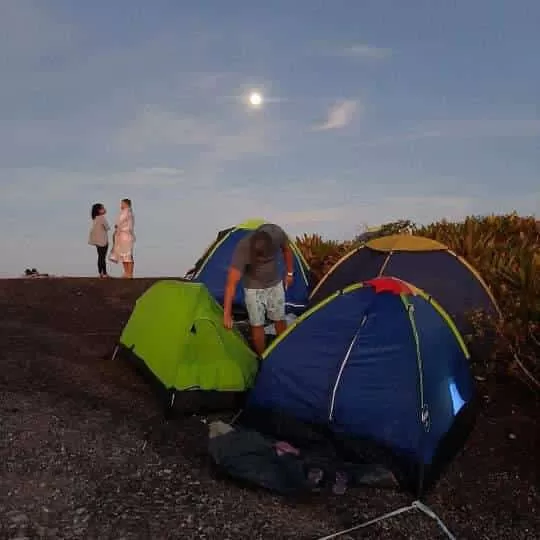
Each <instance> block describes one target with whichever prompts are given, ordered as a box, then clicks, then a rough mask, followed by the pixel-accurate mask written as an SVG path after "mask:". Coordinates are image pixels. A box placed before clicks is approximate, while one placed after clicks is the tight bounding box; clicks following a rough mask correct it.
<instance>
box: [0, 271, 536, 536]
mask: <svg viewBox="0 0 540 540" xmlns="http://www.w3.org/2000/svg"><path fill="white" fill-rule="evenodd" d="M151 283H152V281H151V280H133V281H124V280H118V279H111V280H107V281H99V280H93V279H34V280H32V279H28V280H4V281H0V313H1V316H0V538H1V539H4V538H5V539H8V538H9V539H15V538H18V539H22V538H30V539H33V538H51V539H52V538H54V539H71V538H84V539H111V540H112V539H115V540H117V539H135V538H137V539H139V538H140V539H166V538H171V539H173V538H201V539H202V538H207V539H227V538H230V539H233V538H234V539H243V538H245V539H248V538H249V539H253V540H254V539H259V538H260V539H267V538H268V539H273V540H277V539H288V538H290V539H292V538H295V539H306V540H307V539H317V538H320V537H323V536H325V535H328V534H331V533H333V532H335V531H337V530H341V529H344V528H347V527H350V526H352V525H355V524H358V523H361V522H362V521H365V520H368V519H371V518H373V517H375V516H377V515H380V514H382V513H385V512H389V511H391V510H395V509H397V508H399V507H401V506H403V505H407V504H409V502H410V500H409V499H408V498H407V497H406V496H405V495H403V494H399V493H395V492H392V491H378V490H373V489H366V490H354V491H349V492H347V493H346V494H345V495H343V496H330V497H321V496H315V497H314V498H313V500H310V501H302V502H298V501H287V500H284V499H282V498H280V497H276V496H273V495H271V494H269V493H267V492H264V491H262V490H258V489H248V488H246V487H239V486H237V485H235V484H233V483H232V482H230V481H227V480H224V479H222V478H216V477H215V475H214V474H213V473H212V472H211V469H210V467H209V462H208V458H207V455H206V446H207V426H206V425H205V424H204V423H203V422H202V421H201V418H199V417H196V416H191V417H187V418H176V419H174V420H171V421H169V422H165V421H164V420H163V419H162V414H161V411H160V409H159V408H158V406H157V403H156V400H155V399H154V396H153V395H152V393H151V392H150V390H149V388H148V386H147V384H146V383H145V382H144V381H143V380H141V378H140V377H139V376H138V375H137V374H136V373H135V372H134V371H133V370H132V369H130V366H128V365H126V364H124V363H122V362H116V361H115V362H113V361H111V360H110V353H111V351H112V348H113V346H114V344H115V340H116V338H117V337H118V336H119V333H120V331H121V329H122V327H123V325H124V324H125V322H126V321H127V318H128V316H129V314H130V312H131V309H132V307H133V305H134V302H135V300H136V298H137V297H138V296H139V295H140V294H141V293H142V292H143V291H144V290H145V289H146V288H147V287H148V286H149V285H150V284H151ZM481 390H482V394H483V395H484V396H485V397H484V407H483V411H482V413H481V415H480V417H479V419H478V423H477V426H476V429H475V431H474V433H473V435H472V437H471V439H470V440H469V442H468V444H467V446H466V448H465V449H464V450H463V452H462V453H461V454H460V455H459V457H458V458H457V459H456V460H455V461H454V462H453V463H452V465H451V467H450V469H449V471H448V472H447V474H446V475H445V476H444V478H443V479H442V480H441V482H440V483H439V485H438V486H437V488H436V489H435V491H434V492H433V493H432V494H431V495H430V496H429V497H428V499H427V500H426V503H427V504H429V505H430V506H431V508H432V509H433V510H434V511H435V512H437V514H438V515H439V516H440V517H441V519H442V520H443V521H444V522H445V523H446V525H447V526H448V528H449V529H450V530H451V531H452V532H453V533H454V534H455V535H456V537H457V538H460V539H461V538H466V539H469V538H470V539H474V540H487V539H490V540H491V539H516V540H517V539H534V538H540V497H539V491H540V489H539V487H540V486H539V471H538V467H539V461H540V458H539V455H540V450H539V448H540V446H539V442H540V437H539V428H538V413H539V410H540V407H539V400H538V398H535V397H533V396H532V395H531V394H530V393H529V391H528V390H527V389H526V388H524V387H522V386H519V384H517V383H516V384H514V383H512V384H511V383H509V382H506V383H505V384H504V385H502V384H501V383H498V384H495V383H493V384H491V386H490V387H489V388H487V387H484V388H481ZM223 418H224V419H225V420H228V419H229V418H230V416H227V415H223ZM341 538H342V539H358V538H379V539H408V538H419V539H436V538H444V536H443V535H442V534H441V532H440V530H439V529H438V528H437V526H436V524H435V523H434V522H433V521H431V520H430V519H429V518H428V517H426V516H422V515H421V514H418V513H411V514H405V515H403V516H399V517H396V518H393V519H391V520H389V521H386V522H384V523H383V524H380V525H375V526H373V527H372V528H368V529H363V530H362V531H357V532H355V533H351V534H350V535H344V536H342V537H341Z"/></svg>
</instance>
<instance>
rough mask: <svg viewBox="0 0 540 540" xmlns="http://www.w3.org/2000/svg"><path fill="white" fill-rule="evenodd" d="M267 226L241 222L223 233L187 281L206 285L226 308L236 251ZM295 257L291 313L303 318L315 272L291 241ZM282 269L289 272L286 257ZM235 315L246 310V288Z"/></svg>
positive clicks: (239, 295) (289, 301) (237, 300)
mask: <svg viewBox="0 0 540 540" xmlns="http://www.w3.org/2000/svg"><path fill="white" fill-rule="evenodd" d="M263 223H265V222H264V221H261V220H251V221H247V222H245V223H241V224H240V225H237V226H236V227H230V228H228V229H224V230H223V231H220V233H219V234H218V235H217V238H216V239H215V240H214V242H213V243H212V244H211V245H210V246H209V247H208V249H207V250H206V252H205V253H204V255H203V256H202V257H201V258H200V259H199V260H198V261H197V263H196V264H195V267H194V268H193V269H192V270H190V272H188V274H187V275H186V277H187V278H189V279H192V280H194V281H197V282H199V283H204V285H206V287H207V289H208V290H209V291H210V294H211V295H212V296H213V297H214V298H215V299H216V300H217V301H218V302H219V304H221V305H223V300H224V295H225V282H226V280H227V271H228V269H229V266H230V264H231V259H232V255H233V251H234V248H235V247H236V245H237V244H238V242H239V241H240V240H241V239H242V238H244V237H245V236H246V235H248V234H251V233H252V232H253V231H254V230H255V229H257V227H259V226H260V225H262V224H263ZM290 245H291V249H292V252H293V256H294V274H295V279H294V281H293V284H292V286H291V287H290V288H289V289H288V290H287V294H286V301H287V312H288V313H294V314H295V315H299V314H300V313H302V312H303V311H305V307H306V305H307V302H308V297H309V291H310V283H311V273H310V269H309V266H308V264H307V263H306V261H305V260H304V258H303V256H302V254H301V252H300V250H299V249H298V248H297V247H296V245H295V244H294V243H293V242H290ZM279 264H280V267H281V270H282V271H283V273H285V262H284V261H283V257H280V261H279ZM233 307H234V310H235V312H237V313H238V312H243V311H244V309H245V308H244V291H243V288H242V287H238V288H237V290H236V296H235V298H234V300H233Z"/></svg>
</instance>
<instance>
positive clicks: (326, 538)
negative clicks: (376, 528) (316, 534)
mask: <svg viewBox="0 0 540 540" xmlns="http://www.w3.org/2000/svg"><path fill="white" fill-rule="evenodd" d="M411 510H418V511H420V512H422V513H424V514H426V515H427V516H429V517H430V518H431V519H433V520H435V521H436V522H437V524H438V525H439V527H440V528H441V530H442V531H443V532H444V533H445V534H446V536H447V537H448V538H449V539H450V540H457V539H456V537H455V536H454V535H453V534H452V533H451V532H450V531H449V530H448V528H447V527H446V525H445V524H444V523H443V521H442V520H441V519H440V518H439V516H437V514H436V513H435V512H433V510H431V508H429V506H426V505H425V504H423V503H422V502H420V501H414V502H413V503H412V504H411V505H410V506H404V507H403V508H398V509H397V510H394V511H393V512H388V513H387V514H384V515H382V516H379V517H377V518H374V519H370V520H369V521H366V522H365V523H361V524H360V525H356V526H354V527H351V528H349V529H344V530H342V531H338V532H335V533H332V534H329V535H328V536H321V537H320V538H318V539H317V540H330V539H331V538H337V537H338V536H342V535H343V534H348V533H351V532H354V531H358V530H360V529H364V528H365V527H369V526H371V525H375V523H380V522H381V521H386V520H387V519H390V518H393V517H395V516H399V515H400V514H404V513H405V512H410V511H411Z"/></svg>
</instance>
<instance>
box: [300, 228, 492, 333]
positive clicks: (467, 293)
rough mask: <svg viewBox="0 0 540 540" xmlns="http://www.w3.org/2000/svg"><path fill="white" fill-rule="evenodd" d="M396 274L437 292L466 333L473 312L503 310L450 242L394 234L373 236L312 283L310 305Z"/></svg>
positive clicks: (454, 319) (424, 288) (447, 310)
mask: <svg viewBox="0 0 540 540" xmlns="http://www.w3.org/2000/svg"><path fill="white" fill-rule="evenodd" d="M381 276H394V277H397V278H400V279H403V280H405V281H407V282H409V283H414V284H415V285H416V286H418V287H421V288H422V290H424V291H425V292H426V293H428V294H430V295H431V296H433V297H435V298H436V299H437V301H438V302H439V303H440V304H441V305H442V307H443V308H444V310H445V311H446V312H447V313H448V314H449V315H450V317H452V320H453V321H454V322H455V324H456V326H457V327H458V329H459V330H460V332H462V333H463V334H468V333H469V332H471V330H472V327H471V324H470V321H469V315H470V313H471V312H474V311H477V310H482V311H485V312H486V313H488V314H490V315H492V316H495V317H498V316H500V310H499V307H498V306H497V302H496V301H495V298H494V297H493V294H492V293H491V291H490V290H489V287H488V286H487V284H486V283H485V282H484V280H483V279H482V277H481V276H480V274H479V273H478V272H477V271H476V270H475V269H474V268H473V267H472V266H471V265H470V264H469V263H468V262H467V261H466V260H465V259H463V258H462V257H460V256H458V255H457V254H455V253H454V252H453V251H451V250H450V249H449V248H448V246H445V245H444V244H441V243H440V242H437V241H435V240H432V239H430V238H425V237H422V236H413V235H409V234H395V235H390V236H383V237H380V238H375V239H373V240H369V241H368V242H366V243H364V244H362V245H360V246H359V247H358V248H356V249H354V250H352V251H350V252H349V253H347V254H346V255H345V256H344V257H342V258H341V259H340V260H339V261H338V262H336V264H335V265H334V266H333V267H332V268H331V269H330V270H329V271H328V272H327V274H326V275H325V276H324V277H323V278H322V279H321V280H320V281H319V283H317V286H316V287H314V288H313V290H312V292H311V295H310V300H309V304H308V308H309V307H312V306H314V305H316V304H318V303H319V302H320V301H321V300H323V299H324V298H327V297H328V296H330V295H331V294H333V293H334V292H336V291H338V290H341V289H343V288H345V287H347V286H348V285H351V284H353V283H359V282H362V281H367V280H369V279H373V278H376V277H381Z"/></svg>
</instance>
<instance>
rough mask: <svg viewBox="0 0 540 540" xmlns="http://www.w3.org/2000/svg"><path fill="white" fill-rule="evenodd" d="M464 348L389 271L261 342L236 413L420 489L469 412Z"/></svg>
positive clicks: (430, 305) (453, 447)
mask: <svg viewBox="0 0 540 540" xmlns="http://www.w3.org/2000/svg"><path fill="white" fill-rule="evenodd" d="M474 411H475V407H474V383H473V378H472V376H471V373H470V370H469V365H468V351H467V348H466V346H465V344H464V342H463V339H462V337H461V335H460V334H459V332H458V330H457V329H456V327H455V326H454V324H453V323H452V321H451V319H450V318H449V316H448V315H447V314H446V312H445V311H444V310H443V309H442V308H441V306H440V305H439V304H438V303H437V302H436V301H435V300H434V299H433V298H431V297H429V296H428V295H427V294H426V293H424V292H423V291H421V290H419V289H417V288H416V287H414V286H411V285H409V284H407V283H405V282H402V281H400V280H395V279H387V278H386V279H376V280H373V281H372V282H368V283H365V284H354V285H351V286H349V287H347V288H346V289H344V290H340V291H338V292H336V293H334V294H333V295H331V296H330V297H329V298H327V299H326V300H324V301H323V302H321V303H320V304H319V305H317V306H315V307H313V308H312V309H310V310H309V311H307V312H306V313H305V314H304V315H302V316H301V317H300V318H298V319H297V321H296V322H295V323H294V324H293V325H292V326H290V327H289V328H288V329H287V331H286V332H285V333H284V334H283V335H282V336H280V337H278V338H277V339H276V341H275V342H274V343H273V344H272V345H271V346H270V347H269V348H268V349H267V351H266V352H265V354H264V356H263V362H262V366H261V369H260V372H259V375H258V377H257V380H256V382H255V385H254V387H253V389H252V390H251V392H250V394H249V396H248V400H247V403H246V407H245V409H244V411H243V413H242V415H241V416H240V419H239V421H240V423H241V424H243V425H245V426H246V427H249V428H252V429H256V430H258V431H260V432H262V433H265V434H267V435H270V436H272V437H276V438H278V439H280V440H287V441H289V442H290V443H292V444H295V445H296V446H298V447H300V448H305V447H307V446H312V445H318V444H327V443H328V442H331V444H332V445H333V446H334V447H335V448H336V449H338V450H339V452H341V453H342V454H343V455H347V456H349V457H352V459H353V460H358V461H359V462H363V461H366V460H369V459H372V460H375V462H377V463H383V464H384V465H385V466H387V468H388V469H390V470H391V471H392V472H393V473H394V475H395V476H396V478H397V479H398V480H399V482H400V484H401V485H402V487H403V488H404V489H407V490H409V491H411V492H413V493H417V494H418V495H419V496H420V494H421V493H423V492H425V491H426V490H428V489H429V488H430V487H431V486H432V485H434V484H435V482H436V481H437V479H438V477H439V476H440V474H441V473H442V471H443V470H444V468H445V466H446V464H447V463H448V462H449V461H451V459H452V458H453V456H454V455H455V454H456V452H457V451H458V450H459V449H460V448H461V447H462V446H463V444H464V441H465V439H466V438H467V436H468V434H469V432H470V430H471V428H472V425H473V421H474V417H475V414H474Z"/></svg>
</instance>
